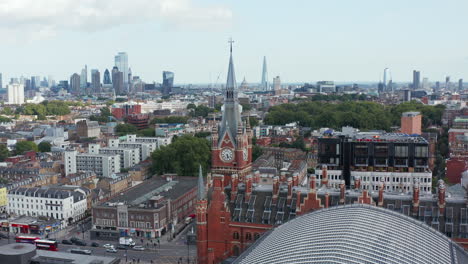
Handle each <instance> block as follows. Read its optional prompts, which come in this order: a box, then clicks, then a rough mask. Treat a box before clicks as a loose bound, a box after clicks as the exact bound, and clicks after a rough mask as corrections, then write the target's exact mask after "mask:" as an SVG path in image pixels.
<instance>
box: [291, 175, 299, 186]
mask: <svg viewBox="0 0 468 264" xmlns="http://www.w3.org/2000/svg"><path fill="white" fill-rule="evenodd" d="M292 178H293V186H298V185H299V179H298V177H297V175H293V176H292Z"/></svg>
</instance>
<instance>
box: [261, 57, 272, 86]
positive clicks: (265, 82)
mask: <svg viewBox="0 0 468 264" xmlns="http://www.w3.org/2000/svg"><path fill="white" fill-rule="evenodd" d="M260 86H261V88H262V90H264V91H268V90H270V87H269V86H268V73H267V62H266V56H264V57H263V69H262V83H261V84H260Z"/></svg>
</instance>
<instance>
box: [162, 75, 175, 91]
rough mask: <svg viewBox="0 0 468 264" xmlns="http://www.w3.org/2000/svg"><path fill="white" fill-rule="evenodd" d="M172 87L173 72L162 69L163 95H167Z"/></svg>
mask: <svg viewBox="0 0 468 264" xmlns="http://www.w3.org/2000/svg"><path fill="white" fill-rule="evenodd" d="M172 87H174V73H173V72H170V71H163V84H162V93H163V95H169V94H170V93H171V92H172Z"/></svg>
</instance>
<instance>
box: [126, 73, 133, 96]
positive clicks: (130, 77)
mask: <svg viewBox="0 0 468 264" xmlns="http://www.w3.org/2000/svg"><path fill="white" fill-rule="evenodd" d="M132 81H133V78H132V69H131V68H128V76H127V87H128V92H131V90H132Z"/></svg>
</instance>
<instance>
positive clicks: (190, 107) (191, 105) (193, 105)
mask: <svg viewBox="0 0 468 264" xmlns="http://www.w3.org/2000/svg"><path fill="white" fill-rule="evenodd" d="M196 108H197V106H196V105H195V104H192V103H191V104H188V105H187V109H196Z"/></svg>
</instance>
